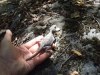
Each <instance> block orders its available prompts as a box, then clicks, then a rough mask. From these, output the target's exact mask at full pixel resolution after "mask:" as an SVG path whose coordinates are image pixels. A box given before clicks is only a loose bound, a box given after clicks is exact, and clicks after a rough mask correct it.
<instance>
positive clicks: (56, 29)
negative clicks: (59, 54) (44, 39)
mask: <svg viewBox="0 0 100 75" xmlns="http://www.w3.org/2000/svg"><path fill="white" fill-rule="evenodd" d="M50 31H51V32H57V31H60V28H58V27H57V26H56V25H52V26H51V27H50Z"/></svg>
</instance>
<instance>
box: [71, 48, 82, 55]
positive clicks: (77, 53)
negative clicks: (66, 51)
mask: <svg viewBox="0 0 100 75" xmlns="http://www.w3.org/2000/svg"><path fill="white" fill-rule="evenodd" d="M71 52H73V53H74V54H76V55H78V56H83V55H82V54H81V53H80V52H79V51H77V50H74V49H72V50H71Z"/></svg>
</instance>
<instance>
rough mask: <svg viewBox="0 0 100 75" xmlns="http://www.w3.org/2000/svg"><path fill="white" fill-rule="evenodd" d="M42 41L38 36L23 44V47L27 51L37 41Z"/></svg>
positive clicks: (41, 37)
mask: <svg viewBox="0 0 100 75" xmlns="http://www.w3.org/2000/svg"><path fill="white" fill-rule="evenodd" d="M42 39H43V36H38V37H36V38H34V39H32V40H30V41H29V42H27V43H25V44H24V46H25V47H26V48H28V49H29V48H30V47H32V46H33V45H34V44H36V43H37V41H38V40H42Z"/></svg>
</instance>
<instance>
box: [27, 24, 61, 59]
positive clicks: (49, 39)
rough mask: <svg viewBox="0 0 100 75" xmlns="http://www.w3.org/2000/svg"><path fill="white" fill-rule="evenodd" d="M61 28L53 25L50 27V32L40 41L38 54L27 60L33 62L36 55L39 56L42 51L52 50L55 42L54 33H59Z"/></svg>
mask: <svg viewBox="0 0 100 75" xmlns="http://www.w3.org/2000/svg"><path fill="white" fill-rule="evenodd" d="M59 30H60V28H58V27H56V25H52V26H51V27H50V32H49V33H48V34H47V35H46V36H45V37H44V38H43V39H42V40H41V41H40V48H39V49H38V51H37V52H36V53H34V54H33V55H32V56H31V57H29V58H27V59H26V61H27V60H31V59H32V58H34V57H35V56H36V55H38V54H39V53H40V52H41V51H42V50H45V51H48V50H49V49H50V48H51V45H52V44H53V43H54V42H55V38H54V33H55V32H57V31H59Z"/></svg>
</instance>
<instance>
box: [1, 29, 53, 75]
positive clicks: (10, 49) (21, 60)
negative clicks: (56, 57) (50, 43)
mask: <svg viewBox="0 0 100 75" xmlns="http://www.w3.org/2000/svg"><path fill="white" fill-rule="evenodd" d="M11 38H12V32H11V31H10V30H7V31H6V34H5V36H4V39H3V40H2V41H1V43H0V67H1V68H2V67H3V68H6V70H7V72H8V75H26V74H27V73H28V72H29V71H31V70H32V69H34V68H35V67H36V66H37V65H39V64H40V63H42V62H43V61H44V60H45V59H47V58H48V57H50V55H51V54H52V53H53V51H52V50H50V51H49V52H41V53H40V54H39V55H37V56H36V57H34V58H33V59H31V60H28V61H26V58H28V57H30V56H32V54H34V53H35V52H36V51H37V50H38V49H39V42H38V43H37V41H36V39H37V40H42V39H43V36H39V37H36V39H33V40H31V41H29V42H27V43H25V44H23V45H21V46H19V47H15V46H13V44H12V43H11ZM2 64H3V65H2ZM0 70H2V69H0ZM3 71H4V70H2V72H3ZM0 72H1V71H0ZM4 72H5V71H4ZM2 75H7V74H2Z"/></svg>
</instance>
